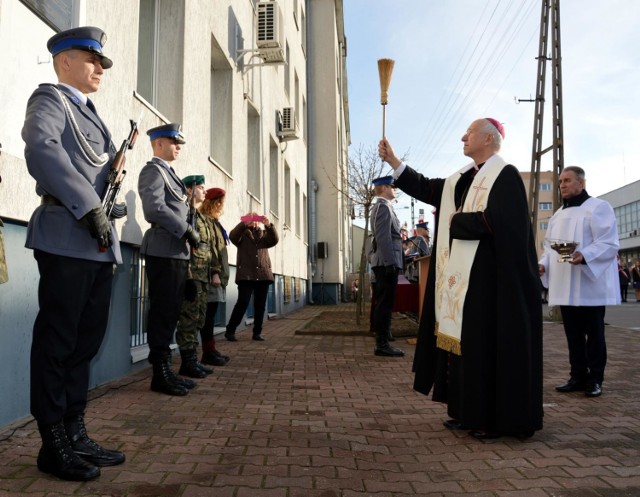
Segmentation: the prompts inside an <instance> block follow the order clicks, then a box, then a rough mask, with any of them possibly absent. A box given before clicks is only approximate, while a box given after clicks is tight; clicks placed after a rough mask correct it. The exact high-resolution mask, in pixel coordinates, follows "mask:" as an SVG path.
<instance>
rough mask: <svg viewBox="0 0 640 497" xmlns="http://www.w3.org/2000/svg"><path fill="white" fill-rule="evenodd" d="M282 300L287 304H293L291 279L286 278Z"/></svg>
mask: <svg viewBox="0 0 640 497" xmlns="http://www.w3.org/2000/svg"><path fill="white" fill-rule="evenodd" d="M282 300H283V302H284V303H285V304H288V303H290V302H291V277H290V276H285V277H284V291H283V292H282Z"/></svg>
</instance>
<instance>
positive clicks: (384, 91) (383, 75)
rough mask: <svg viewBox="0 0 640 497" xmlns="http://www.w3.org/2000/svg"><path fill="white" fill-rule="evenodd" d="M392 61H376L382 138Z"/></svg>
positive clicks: (384, 134) (383, 135) (384, 133)
mask: <svg viewBox="0 0 640 497" xmlns="http://www.w3.org/2000/svg"><path fill="white" fill-rule="evenodd" d="M394 64H395V61H394V60H393V59H378V74H379V75H380V104H382V138H384V137H385V136H386V132H385V126H386V118H387V116H386V109H387V104H388V103H389V85H390V84H391V73H392V72H393V65H394Z"/></svg>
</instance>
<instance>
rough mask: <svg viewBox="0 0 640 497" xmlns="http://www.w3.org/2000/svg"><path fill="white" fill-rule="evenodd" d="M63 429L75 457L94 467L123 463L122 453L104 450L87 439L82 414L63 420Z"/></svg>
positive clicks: (93, 441)
mask: <svg viewBox="0 0 640 497" xmlns="http://www.w3.org/2000/svg"><path fill="white" fill-rule="evenodd" d="M64 429H65V430H66V432H67V437H68V438H69V441H70V442H71V448H72V449H73V451H74V452H75V453H76V455H78V456H80V457H81V458H82V459H84V460H85V461H88V462H90V463H91V464H93V465H94V466H98V467H102V466H116V465H118V464H122V463H123V462H124V454H123V453H122V452H119V451H117V450H108V449H105V448H104V447H102V446H101V445H100V444H98V443H97V442H96V441H95V440H91V439H90V438H89V435H87V428H86V426H85V424H84V417H83V416H82V414H76V415H75V416H71V417H69V418H64Z"/></svg>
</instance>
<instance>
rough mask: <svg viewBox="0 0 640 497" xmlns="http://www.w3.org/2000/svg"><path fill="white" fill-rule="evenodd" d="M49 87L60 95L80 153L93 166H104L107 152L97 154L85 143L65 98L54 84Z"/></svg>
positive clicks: (107, 159) (107, 155) (107, 156)
mask: <svg viewBox="0 0 640 497" xmlns="http://www.w3.org/2000/svg"><path fill="white" fill-rule="evenodd" d="M51 87H52V88H53V89H54V90H55V91H56V93H57V94H58V96H59V97H60V100H62V106H63V107H64V111H65V113H66V114H67V117H68V118H69V121H70V122H71V129H73V134H74V136H75V138H76V142H78V145H79V146H80V150H82V153H83V154H84V156H85V158H86V159H87V160H88V161H89V162H90V163H91V165H92V166H94V167H102V166H104V165H105V164H106V163H107V162H109V154H108V153H106V152H105V153H104V154H100V155H98V154H96V153H95V152H94V151H93V149H92V148H91V145H89V144H88V143H87V140H86V138H85V137H84V135H83V134H82V132H81V131H80V128H79V126H78V122H77V121H76V118H75V116H74V115H73V111H72V110H71V106H70V105H69V102H68V101H67V98H66V97H65V96H64V95H63V94H62V92H61V91H60V90H59V89H58V88H57V87H56V86H54V85H51Z"/></svg>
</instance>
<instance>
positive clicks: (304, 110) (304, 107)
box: [301, 96, 307, 143]
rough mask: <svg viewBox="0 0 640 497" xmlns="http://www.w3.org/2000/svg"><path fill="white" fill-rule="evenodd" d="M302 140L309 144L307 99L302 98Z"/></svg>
mask: <svg viewBox="0 0 640 497" xmlns="http://www.w3.org/2000/svg"><path fill="white" fill-rule="evenodd" d="M301 130H302V139H303V140H304V142H305V143H306V142H307V99H306V98H304V96H303V97H302V126H301Z"/></svg>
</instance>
